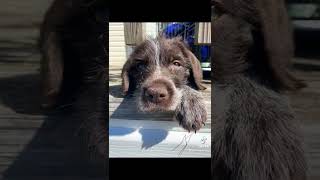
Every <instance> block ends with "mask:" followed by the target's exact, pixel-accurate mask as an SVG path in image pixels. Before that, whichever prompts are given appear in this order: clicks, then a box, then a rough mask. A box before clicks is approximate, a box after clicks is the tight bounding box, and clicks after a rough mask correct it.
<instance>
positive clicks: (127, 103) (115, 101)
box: [109, 85, 173, 149]
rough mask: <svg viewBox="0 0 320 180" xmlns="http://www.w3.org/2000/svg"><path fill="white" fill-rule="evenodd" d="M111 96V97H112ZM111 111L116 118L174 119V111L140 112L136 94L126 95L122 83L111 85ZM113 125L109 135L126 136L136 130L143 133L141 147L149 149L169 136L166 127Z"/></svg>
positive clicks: (111, 117) (113, 117) (112, 116)
mask: <svg viewBox="0 0 320 180" xmlns="http://www.w3.org/2000/svg"><path fill="white" fill-rule="evenodd" d="M110 96H111V97H110ZM109 113H110V115H111V116H110V119H115V120H118V119H120V120H148V121H172V120H173V113H172V112H153V113H142V112H139V110H138V106H137V101H136V96H135V95H134V96H132V97H124V96H123V95H122V94H121V87H120V85H114V86H110V87H109ZM125 126H126V125H125V124H124V125H123V126H122V127H112V129H109V136H110V137H111V136H124V135H128V134H131V133H134V132H135V131H138V133H139V134H140V135H141V141H142V146H141V149H148V148H150V147H152V146H154V145H157V144H159V143H161V142H162V141H163V140H165V139H166V137H167V136H168V131H167V130H164V129H160V128H159V129H149V128H146V127H143V125H142V126H141V127H140V128H139V129H136V128H129V127H125Z"/></svg>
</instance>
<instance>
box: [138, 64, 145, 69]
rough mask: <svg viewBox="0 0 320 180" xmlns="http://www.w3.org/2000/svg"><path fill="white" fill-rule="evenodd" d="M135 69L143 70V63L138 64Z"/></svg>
mask: <svg viewBox="0 0 320 180" xmlns="http://www.w3.org/2000/svg"><path fill="white" fill-rule="evenodd" d="M136 67H137V68H138V69H143V68H144V63H138V64H137V66H136Z"/></svg>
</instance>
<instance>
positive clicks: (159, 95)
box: [144, 84, 169, 103]
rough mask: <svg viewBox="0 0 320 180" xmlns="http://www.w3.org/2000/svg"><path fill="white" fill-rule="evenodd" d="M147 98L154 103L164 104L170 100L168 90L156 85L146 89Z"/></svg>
mask: <svg viewBox="0 0 320 180" xmlns="http://www.w3.org/2000/svg"><path fill="white" fill-rule="evenodd" d="M144 96H145V98H146V99H147V100H148V101H150V102H153V103H163V102H165V101H167V100H168V97H169V94H168V90H167V88H165V87H164V86H161V85H158V84H155V85H153V86H150V87H147V88H145V89H144Z"/></svg>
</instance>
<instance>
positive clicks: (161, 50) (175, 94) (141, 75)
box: [122, 36, 205, 111]
mask: <svg viewBox="0 0 320 180" xmlns="http://www.w3.org/2000/svg"><path fill="white" fill-rule="evenodd" d="M201 80H202V70H201V66H200V62H199V60H198V59H197V58H196V57H195V55H194V54H193V53H192V52H191V51H190V50H189V49H188V47H187V46H186V44H185V43H184V42H183V41H182V40H181V39H180V38H173V39H167V38H165V37H163V36H159V37H158V38H156V39H148V40H146V41H144V42H142V43H141V44H140V45H138V46H137V47H136V48H135V50H134V51H133V53H132V54H131V55H130V57H129V59H128V60H127V62H126V63H125V65H124V66H123V69H122V90H123V93H124V94H125V95H127V94H132V93H133V92H134V91H135V90H138V91H140V95H139V96H140V97H139V108H140V110H142V111H157V110H159V111H169V110H174V109H175V108H176V106H177V105H178V103H179V102H180V98H181V87H182V86H184V85H189V86H191V87H194V88H195V89H198V90H203V89H205V87H204V86H203V85H202V84H201Z"/></svg>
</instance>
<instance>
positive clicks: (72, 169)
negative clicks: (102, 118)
mask: <svg viewBox="0 0 320 180" xmlns="http://www.w3.org/2000/svg"><path fill="white" fill-rule="evenodd" d="M51 1H52V0H30V1H20V0H4V1H1V7H0V179H8V180H16V179H21V180H29V179H30V180H37V179H39V180H40V179H41V180H43V179H54V180H60V179H68V180H69V179H81V180H85V179H105V178H106V176H105V172H106V169H105V167H103V165H102V164H98V163H95V162H94V161H88V157H86V156H84V155H85V154H86V153H85V148H84V147H83V144H82V143H81V141H80V137H79V136H77V130H78V128H79V125H80V122H79V120H78V119H77V118H74V114H72V113H68V112H67V111H57V112H50V113H49V112H44V111H42V110H41V109H40V100H39V97H40V92H39V71H38V70H39V64H40V55H39V52H38V51H37V48H36V40H37V38H38V25H39V24H40V22H41V19H42V14H43V13H44V11H45V10H46V8H47V6H48V5H49V3H50V2H51Z"/></svg>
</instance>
